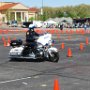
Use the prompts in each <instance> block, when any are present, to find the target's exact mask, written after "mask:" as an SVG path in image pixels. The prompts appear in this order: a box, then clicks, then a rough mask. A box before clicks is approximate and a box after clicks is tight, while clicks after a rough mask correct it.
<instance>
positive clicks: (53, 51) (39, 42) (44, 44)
mask: <svg viewBox="0 0 90 90" xmlns="http://www.w3.org/2000/svg"><path fill="white" fill-rule="evenodd" d="M28 35H29V31H28V32H27V33H26V36H28ZM30 37H31V36H30ZM30 37H29V39H30ZM11 46H12V48H11V50H10V52H9V57H10V59H44V60H45V59H47V60H49V61H52V62H58V60H59V53H58V50H57V48H55V47H53V46H52V35H51V34H49V33H46V32H44V33H43V34H38V36H36V37H35V36H34V39H33V41H32V38H31V41H29V43H26V44H25V45H24V44H23V42H22V40H12V41H11Z"/></svg>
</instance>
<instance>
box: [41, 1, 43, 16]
mask: <svg viewBox="0 0 90 90" xmlns="http://www.w3.org/2000/svg"><path fill="white" fill-rule="evenodd" d="M41 15H43V0H42V6H41Z"/></svg>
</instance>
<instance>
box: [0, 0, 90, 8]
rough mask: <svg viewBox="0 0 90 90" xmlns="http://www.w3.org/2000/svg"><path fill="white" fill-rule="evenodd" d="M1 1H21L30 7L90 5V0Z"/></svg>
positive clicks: (4, 0) (7, 0)
mask: <svg viewBox="0 0 90 90" xmlns="http://www.w3.org/2000/svg"><path fill="white" fill-rule="evenodd" d="M0 1H1V2H20V3H22V4H24V5H26V6H29V7H42V1H43V6H49V7H62V6H71V5H72V6H75V5H79V4H88V5H90V0H0Z"/></svg>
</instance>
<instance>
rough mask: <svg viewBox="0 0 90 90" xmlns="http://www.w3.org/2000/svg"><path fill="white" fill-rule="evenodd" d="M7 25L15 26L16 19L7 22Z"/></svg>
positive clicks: (16, 24)
mask: <svg viewBox="0 0 90 90" xmlns="http://www.w3.org/2000/svg"><path fill="white" fill-rule="evenodd" d="M7 25H9V27H17V26H18V23H17V21H16V20H13V21H9V22H7Z"/></svg>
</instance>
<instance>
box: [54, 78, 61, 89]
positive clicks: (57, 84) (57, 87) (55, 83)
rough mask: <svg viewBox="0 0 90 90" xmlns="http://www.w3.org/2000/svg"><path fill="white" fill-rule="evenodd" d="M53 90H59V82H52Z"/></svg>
mask: <svg viewBox="0 0 90 90" xmlns="http://www.w3.org/2000/svg"><path fill="white" fill-rule="evenodd" d="M53 90H60V87H59V82H58V80H57V79H56V80H54V89H53Z"/></svg>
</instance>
